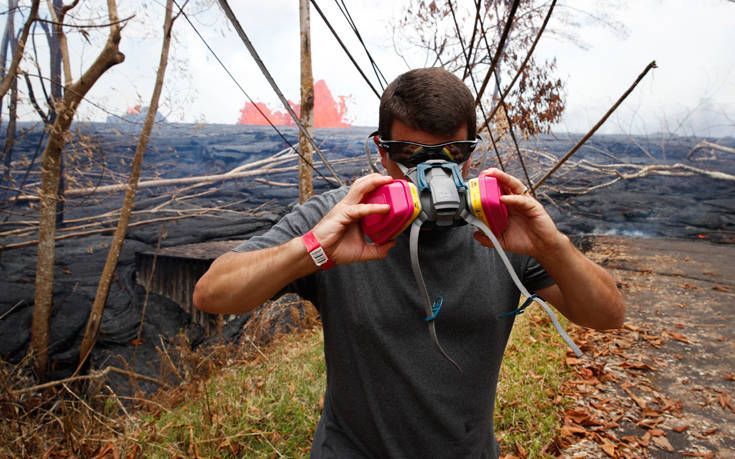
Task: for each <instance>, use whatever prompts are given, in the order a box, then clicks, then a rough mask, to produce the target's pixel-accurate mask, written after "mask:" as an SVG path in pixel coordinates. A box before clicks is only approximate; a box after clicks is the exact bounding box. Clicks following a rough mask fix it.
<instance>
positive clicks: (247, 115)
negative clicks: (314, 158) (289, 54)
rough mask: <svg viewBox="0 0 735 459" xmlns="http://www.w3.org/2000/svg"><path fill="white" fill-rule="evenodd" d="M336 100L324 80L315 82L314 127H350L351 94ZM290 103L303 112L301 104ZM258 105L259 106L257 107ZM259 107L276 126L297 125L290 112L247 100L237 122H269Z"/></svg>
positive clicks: (289, 102) (298, 113)
mask: <svg viewBox="0 0 735 459" xmlns="http://www.w3.org/2000/svg"><path fill="white" fill-rule="evenodd" d="M337 99H338V100H335V99H334V97H333V96H332V93H331V91H329V88H328V87H327V83H326V82H325V81H324V80H319V81H317V82H316V83H314V127H317V128H321V127H331V128H335V127H337V128H341V127H350V126H351V124H350V123H348V122H347V119H346V118H347V100H348V99H349V96H339V97H338V98H337ZM288 104H289V105H290V106H291V108H292V109H293V111H294V112H296V115H300V114H301V104H294V103H293V102H291V101H290V100H289V101H288ZM256 105H257V108H256ZM258 108H259V109H260V110H261V111H262V112H263V113H264V114H265V115H266V116H267V117H268V119H269V120H270V121H271V123H273V124H275V125H276V126H295V125H296V124H295V123H294V122H293V120H292V119H291V116H289V114H288V113H284V112H280V111H271V109H270V108H268V106H267V105H266V104H264V103H262V102H256V104H253V103H251V102H247V103H246V104H245V107H244V108H243V109H241V110H240V119H238V120H237V124H268V121H266V119H265V118H263V115H261V114H260V112H259V111H258Z"/></svg>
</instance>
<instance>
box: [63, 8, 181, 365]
mask: <svg viewBox="0 0 735 459" xmlns="http://www.w3.org/2000/svg"><path fill="white" fill-rule="evenodd" d="M172 11H173V0H167V2H166V14H165V18H164V22H163V45H162V47H161V59H160V62H159V64H158V72H157V73H156V83H155V86H154V87H153V94H152V96H151V103H150V105H149V106H148V113H147V114H146V118H145V123H144V124H143V130H142V132H141V134H140V141H139V142H138V147H137V148H136V150H135V156H134V157H133V163H132V165H131V167H130V177H129V178H128V186H127V189H126V190H125V199H124V201H123V206H122V208H121V209H120V219H119V220H118V222H117V228H116V229H115V235H114V236H113V238H112V244H110V251H109V252H108V254H107V261H106V262H105V267H104V269H103V270H102V276H101V277H100V283H99V285H98V286H97V294H96V296H95V298H94V304H93V305H92V311H91V312H90V314H89V319H88V321H87V328H86V330H85V332H84V338H83V339H82V345H81V346H80V348H79V366H78V367H77V371H79V369H80V368H81V367H82V366H83V365H84V362H85V361H86V360H87V357H88V356H89V354H90V353H91V351H92V348H93V347H94V344H95V343H96V342H97V336H98V334H99V329H100V322H101V320H102V312H103V311H104V308H105V303H107V296H108V294H109V292H110V284H111V282H112V277H113V276H114V274H115V268H116V267H117V262H118V260H119V258H120V251H121V250H122V246H123V243H124V242H125V235H126V234H127V232H128V224H129V222H130V216H131V214H132V211H133V202H134V201H135V193H136V192H137V190H138V180H139V179H140V169H141V166H142V164H143V155H144V154H145V150H146V148H148V141H149V140H150V137H151V131H152V130H153V122H154V121H155V120H156V113H157V112H158V102H159V100H160V98H161V90H162V88H163V79H164V76H165V75H166V65H167V64H168V51H169V47H170V44H171V28H172V26H173V21H174V18H173V15H172Z"/></svg>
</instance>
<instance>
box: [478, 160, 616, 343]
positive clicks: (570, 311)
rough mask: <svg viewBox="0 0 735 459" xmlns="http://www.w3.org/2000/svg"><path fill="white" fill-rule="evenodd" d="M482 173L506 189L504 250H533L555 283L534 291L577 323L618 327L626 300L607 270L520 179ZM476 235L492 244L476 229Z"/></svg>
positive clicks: (493, 172) (494, 172)
mask: <svg viewBox="0 0 735 459" xmlns="http://www.w3.org/2000/svg"><path fill="white" fill-rule="evenodd" d="M482 174H485V175H489V176H491V177H495V178H496V179H497V180H498V183H499V184H500V187H501V188H502V189H503V193H505V194H504V195H503V196H502V197H501V198H500V201H501V202H502V203H504V204H505V205H506V206H508V227H507V228H506V229H505V231H504V232H503V234H502V235H501V237H499V238H498V241H499V242H500V244H501V245H502V246H503V247H502V248H503V250H507V251H509V252H513V253H519V254H526V255H531V256H532V257H534V258H535V259H536V260H537V261H538V262H539V263H541V266H543V268H544V269H545V270H546V272H548V273H549V275H550V276H551V277H552V278H553V279H554V281H555V282H556V284H555V285H551V286H549V287H546V288H544V289H541V290H539V291H538V292H536V293H538V294H539V296H541V298H544V299H545V300H547V301H550V302H551V303H552V304H553V305H554V306H555V307H556V308H557V309H558V310H559V311H560V312H561V313H562V314H564V315H565V316H566V317H567V318H568V319H569V320H571V321H573V322H575V323H577V324H579V325H583V326H586V327H592V328H596V329H606V328H617V327H620V326H622V325H623V318H624V315H625V304H623V299H622V298H621V296H620V293H619V292H618V290H617V288H616V286H615V282H614V281H613V278H612V277H611V276H610V274H608V273H607V272H606V271H605V270H604V269H603V268H602V267H601V266H599V265H597V264H596V263H594V262H593V261H592V260H590V259H589V258H587V257H585V256H584V254H582V252H580V251H579V250H577V249H576V248H575V247H574V245H573V244H572V243H571V241H570V240H569V238H568V237H566V236H565V235H564V234H562V233H561V232H560V231H559V230H558V229H557V228H556V225H555V224H554V222H553V221H552V220H551V217H550V216H549V214H548V213H546V211H545V210H544V208H543V206H542V205H541V203H539V202H538V201H537V200H535V199H534V198H533V197H531V196H529V195H528V194H526V193H525V188H526V187H525V186H523V183H521V181H520V180H518V179H517V178H515V177H512V176H510V175H508V174H506V173H505V172H502V171H500V170H498V169H488V170H486V171H483V172H482ZM475 239H477V240H478V241H480V243H482V244H483V245H486V246H489V247H492V242H490V239H489V238H488V237H487V236H485V235H484V234H483V233H481V232H479V231H478V232H476V233H475Z"/></svg>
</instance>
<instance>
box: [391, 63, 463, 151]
mask: <svg viewBox="0 0 735 459" xmlns="http://www.w3.org/2000/svg"><path fill="white" fill-rule="evenodd" d="M396 120H397V121H400V122H402V123H404V124H406V125H408V126H410V127H411V128H413V129H416V130H418V131H423V132H427V133H431V134H435V135H438V136H444V137H449V136H452V135H454V134H455V133H456V132H457V131H458V130H459V129H460V128H461V127H463V126H466V127H467V139H469V140H474V138H475V136H476V134H477V127H476V123H477V116H476V115H475V100H474V98H473V97H472V93H471V92H470V90H469V89H468V88H467V86H465V84H464V83H463V82H462V80H460V79H459V78H457V76H455V75H454V74H452V73H450V72H448V71H446V70H444V69H442V68H438V67H432V68H425V69H415V70H411V71H409V72H406V73H404V74H402V75H400V76H399V77H398V78H396V79H395V80H393V82H392V83H391V84H389V85H388V87H387V88H385V91H384V92H383V96H382V97H381V98H380V118H379V122H378V132H379V134H380V137H381V138H383V139H385V140H403V139H398V138H397V137H394V136H393V133H392V132H391V131H392V127H393V122H394V121H396Z"/></svg>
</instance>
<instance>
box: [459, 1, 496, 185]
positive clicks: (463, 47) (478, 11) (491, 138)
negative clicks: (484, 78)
mask: <svg viewBox="0 0 735 459" xmlns="http://www.w3.org/2000/svg"><path fill="white" fill-rule="evenodd" d="M447 3H448V4H449V11H450V12H451V13H452V20H453V21H454V28H455V30H456V32H457V38H458V39H459V45H460V46H461V47H462V55H463V56H464V58H465V60H466V61H467V68H468V69H469V71H468V72H467V73H468V75H469V77H470V81H471V82H472V88H473V89H474V90H475V93H477V84H475V77H474V75H473V74H472V69H470V55H469V53H468V52H467V50H466V48H465V46H464V40H462V34H461V32H460V29H459V23H458V22H457V16H456V15H455V13H454V6H452V1H451V0H449V1H448V2H447ZM476 8H477V14H476V16H475V24H477V19H478V17H479V15H480V5H479V2H478V4H477V5H476ZM472 37H473V39H474V37H475V32H474V31H473V33H472ZM470 52H472V51H471V49H470ZM488 52H489V48H488ZM479 106H480V112H481V113H482V117H483V119H487V116H485V108H484V106H483V105H482V102H480V104H479ZM488 135H489V137H490V141H491V142H492V145H493V149H494V150H495V156H496V157H497V159H498V164H499V165H500V169H501V170H503V171H505V165H503V160H502V159H501V158H500V152H499V151H498V146H497V145H496V143H495V139H494V138H493V133H492V132H491V131H490V129H488ZM483 162H484V161H483Z"/></svg>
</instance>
